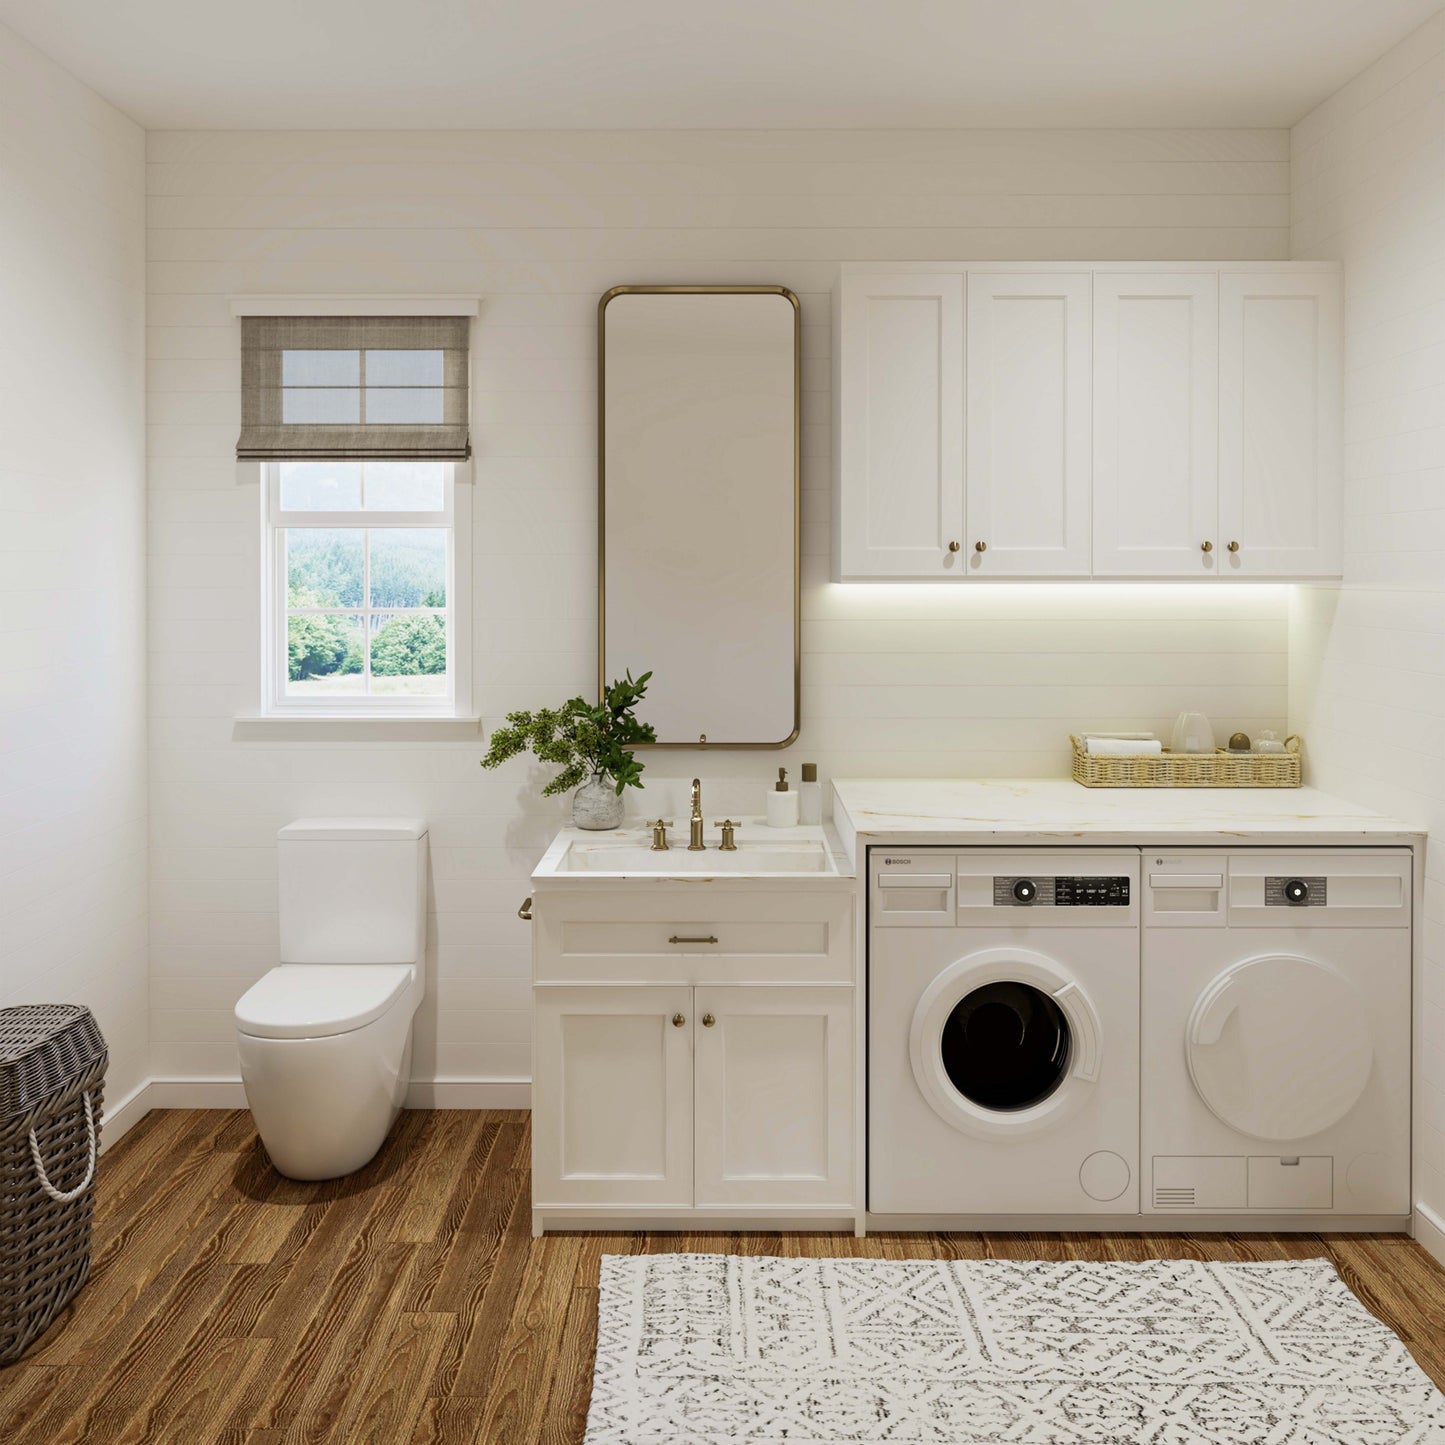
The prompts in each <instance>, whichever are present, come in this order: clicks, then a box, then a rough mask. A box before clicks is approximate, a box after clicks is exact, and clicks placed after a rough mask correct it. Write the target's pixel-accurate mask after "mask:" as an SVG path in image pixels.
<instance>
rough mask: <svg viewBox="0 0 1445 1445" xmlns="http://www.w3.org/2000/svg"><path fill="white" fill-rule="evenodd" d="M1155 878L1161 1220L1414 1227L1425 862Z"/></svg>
mask: <svg viewBox="0 0 1445 1445" xmlns="http://www.w3.org/2000/svg"><path fill="white" fill-rule="evenodd" d="M1143 873H1144V886H1143V901H1144V942H1143V1013H1142V1027H1143V1040H1144V1043H1143V1076H1144V1078H1145V1079H1147V1080H1148V1088H1147V1089H1146V1090H1145V1091H1144V1097H1143V1113H1142V1144H1143V1149H1142V1152H1143V1162H1144V1171H1145V1172H1144V1210H1145V1212H1146V1213H1151V1214H1155V1215H1171V1216H1175V1215H1184V1214H1191V1213H1193V1214H1236V1213H1237V1214H1246V1215H1247V1214H1261V1213H1263V1214H1276V1215H1278V1214H1310V1215H1313V1214H1336V1215H1355V1216H1371V1215H1375V1216H1385V1215H1388V1216H1393V1217H1394V1218H1395V1219H1398V1218H1400V1217H1402V1216H1404V1215H1407V1214H1408V1213H1409V1212H1410V880H1411V857H1410V854H1409V852H1408V851H1406V850H1403V849H1389V848H1381V849H1372V850H1358V851H1346V850H1335V849H1299V850H1295V849H1251V850H1240V851H1238V852H1235V851H1223V850H1219V851H1213V852H1207V851H1199V852H1188V853H1173V852H1165V851H1158V852H1151V851H1147V850H1146V852H1145V853H1144V856H1143Z"/></svg>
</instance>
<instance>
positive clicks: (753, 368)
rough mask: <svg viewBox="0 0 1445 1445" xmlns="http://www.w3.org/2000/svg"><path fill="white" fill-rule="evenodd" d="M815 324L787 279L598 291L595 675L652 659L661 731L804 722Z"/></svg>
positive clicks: (735, 732) (673, 742) (651, 715)
mask: <svg viewBox="0 0 1445 1445" xmlns="http://www.w3.org/2000/svg"><path fill="white" fill-rule="evenodd" d="M801 342H802V323H801V313H800V310H799V306H798V298H797V297H796V296H795V295H794V294H793V293H792V292H791V291H789V290H788V289H787V288H786V287H784V286H614V287H613V288H612V289H611V290H610V291H608V292H607V293H606V294H605V295H604V296H603V297H602V299H601V301H600V302H599V304H598V312H597V373H598V378H597V394H598V415H597V425H598V447H597V457H598V462H597V594H598V595H597V664H598V686H599V688H601V687H603V686H605V685H606V683H607V682H608V681H610V680H611V679H612V678H614V677H620V676H621V675H622V674H623V673H624V672H626V671H628V670H631V672H632V674H633V676H638V675H639V674H641V673H643V672H646V671H649V670H650V671H651V672H652V675H653V676H652V682H651V684H650V686H649V688H648V693H647V697H646V699H645V700H644V702H643V704H642V705H641V706H639V708H638V716H639V717H640V718H642V719H643V720H644V721H647V722H650V723H651V724H652V725H653V726H654V727H655V728H656V729H657V738H658V741H657V743H656V744H655V746H658V747H709V748H782V747H787V746H788V744H789V743H791V742H792V741H793V740H794V739H795V738H796V737H797V736H798V727H799V685H800V666H799V659H800V650H801V624H800V576H799V560H800V559H799V541H800V519H799V486H800V480H799V460H800V447H801V438H802V407H801V401H802V382H801Z"/></svg>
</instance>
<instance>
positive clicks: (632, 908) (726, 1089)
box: [532, 879, 861, 1232]
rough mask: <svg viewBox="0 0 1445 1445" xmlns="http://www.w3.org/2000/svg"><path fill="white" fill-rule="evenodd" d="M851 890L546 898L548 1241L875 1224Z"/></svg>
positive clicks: (539, 1156)
mask: <svg viewBox="0 0 1445 1445" xmlns="http://www.w3.org/2000/svg"><path fill="white" fill-rule="evenodd" d="M836 881H837V883H838V885H839V886H837V887H833V888H814V889H808V888H799V889H797V890H796V891H794V890H788V889H781V888H774V889H770V890H759V891H756V892H754V891H749V890H748V889H747V887H746V885H744V884H739V885H737V886H735V887H733V886H728V885H720V884H719V883H718V881H717V880H715V879H713V880H709V881H707V882H701V883H694V884H689V883H686V882H679V881H675V880H669V881H668V882H667V883H666V884H665V885H659V884H658V883H657V882H642V883H637V882H632V881H620V882H618V883H616V884H615V885H613V886H611V887H607V888H596V887H593V888H575V889H569V888H566V887H560V888H558V889H556V890H555V891H545V890H542V889H539V890H538V891H537V893H536V895H535V901H534V902H533V905H532V917H533V929H534V931H533V983H534V990H533V999H534V1010H535V1058H534V1064H533V1084H532V1189H533V1211H534V1216H533V1218H534V1226H535V1228H536V1229H537V1230H538V1231H539V1232H540V1231H541V1230H542V1229H544V1228H546V1227H547V1226H548V1224H549V1222H552V1221H553V1220H554V1219H555V1221H556V1222H557V1223H558V1224H559V1225H560V1226H567V1225H576V1224H578V1223H583V1224H585V1223H586V1222H587V1221H588V1220H589V1219H592V1220H595V1221H596V1222H598V1223H599V1224H600V1223H625V1222H627V1221H628V1220H638V1219H641V1220H649V1219H650V1220H654V1221H657V1220H666V1219H672V1218H676V1219H679V1220H685V1219H686V1218H688V1217H699V1218H701V1217H706V1216H718V1215H723V1216H726V1217H728V1218H731V1219H736V1220H738V1221H739V1222H744V1221H746V1220H748V1219H756V1220H760V1221H765V1222H766V1221H773V1222H774V1223H777V1222H780V1221H781V1222H785V1221H786V1220H788V1219H791V1218H797V1217H803V1218H808V1219H829V1220H836V1221H838V1222H840V1223H845V1224H846V1223H849V1222H851V1221H852V1220H853V1219H854V1218H855V1216H856V1215H857V1213H858V1212H860V1211H861V1205H859V1204H858V1201H857V1199H856V1194H857V1167H856V1166H857V1159H856V1153H855V1147H854V1130H855V1125H856V1119H857V1105H856V1100H855V1093H856V1089H857V1079H858V1074H857V1070H856V1063H855V1059H854V1053H855V1037H854V1035H855V1029H856V1016H855V1012H854V973H855V969H856V961H855V958H854V949H853V939H854V933H853V921H852V909H853V906H854V904H853V898H852V894H851V892H850V891H849V890H848V888H847V886H846V882H845V881H844V880H836Z"/></svg>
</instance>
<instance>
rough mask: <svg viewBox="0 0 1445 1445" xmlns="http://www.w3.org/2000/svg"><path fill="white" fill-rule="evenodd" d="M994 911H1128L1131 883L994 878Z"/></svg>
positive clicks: (1091, 878)
mask: <svg viewBox="0 0 1445 1445" xmlns="http://www.w3.org/2000/svg"><path fill="white" fill-rule="evenodd" d="M993 904H994V907H995V908H1040V907H1042V908H1127V907H1128V906H1129V880H1128V879H1127V878H1123V877H1120V878H1104V877H1100V876H1098V875H1097V874H1095V875H1091V876H1077V875H1075V876H1068V875H1066V876H1062V877H1053V878H1037V877H1000V876H998V875H995V876H994V880H993Z"/></svg>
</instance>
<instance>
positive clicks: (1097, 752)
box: [1086, 738, 1164, 758]
mask: <svg viewBox="0 0 1445 1445" xmlns="http://www.w3.org/2000/svg"><path fill="white" fill-rule="evenodd" d="M1086 746H1087V747H1088V749H1089V753H1090V755H1091V756H1092V757H1096V758H1100V757H1102V758H1139V757H1152V756H1153V755H1155V754H1156V753H1162V752H1163V751H1164V744H1163V743H1161V742H1160V741H1159V739H1158V738H1089V739H1088V740H1087V743H1086Z"/></svg>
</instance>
